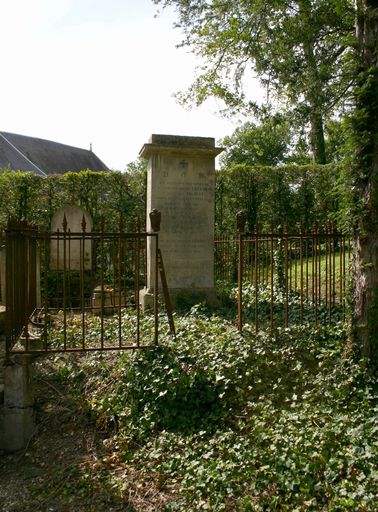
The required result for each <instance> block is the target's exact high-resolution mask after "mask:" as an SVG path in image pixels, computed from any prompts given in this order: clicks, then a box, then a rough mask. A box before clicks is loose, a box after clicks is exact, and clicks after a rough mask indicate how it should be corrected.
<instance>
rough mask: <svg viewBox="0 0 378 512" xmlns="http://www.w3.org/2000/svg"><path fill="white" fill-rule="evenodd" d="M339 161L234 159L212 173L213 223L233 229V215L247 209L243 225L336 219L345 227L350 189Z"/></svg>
mask: <svg viewBox="0 0 378 512" xmlns="http://www.w3.org/2000/svg"><path fill="white" fill-rule="evenodd" d="M345 176H346V173H345V169H344V167H343V166H342V165H341V164H328V165H317V164H313V165H295V164H291V165H283V166H273V167H271V166H250V165H245V164H237V165H233V166H231V167H229V168H227V169H223V170H220V171H218V172H217V174H216V228H217V230H218V231H220V232H225V231H227V230H229V231H231V232H232V231H235V216H236V213H237V212H238V211H239V210H242V209H243V210H245V211H246V212H247V224H248V226H247V229H249V230H252V229H253V227H254V226H255V224H256V221H257V222H259V223H260V224H261V225H262V227H263V228H266V227H268V226H269V225H270V224H271V223H272V224H273V225H274V226H278V225H281V226H283V225H285V224H286V223H287V224H288V225H289V227H294V226H295V225H296V224H300V223H303V224H304V225H307V226H308V227H311V226H312V224H314V223H319V224H321V225H325V224H326V223H327V222H330V221H336V222H337V223H338V224H339V227H340V228H341V227H342V228H345V227H346V226H347V222H346V221H345V219H348V218H349V214H348V210H349V205H350V199H349V195H350V193H349V190H350V187H349V186H348V183H347V179H346V177H345Z"/></svg>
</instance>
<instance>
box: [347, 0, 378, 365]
mask: <svg viewBox="0 0 378 512" xmlns="http://www.w3.org/2000/svg"><path fill="white" fill-rule="evenodd" d="M356 6H357V9H356V42H357V44H356V57H357V73H356V74H357V87H356V108H355V113H354V118H353V121H354V134H355V148H356V155H355V166H354V168H353V178H354V191H355V199H356V205H357V210H356V220H357V226H356V230H355V236H354V259H353V305H354V308H353V335H354V342H355V345H356V346H357V347H358V348H359V349H360V350H361V354H362V355H363V356H364V357H365V358H367V359H368V360H369V361H370V363H371V366H372V368H373V369H374V371H375V372H378V8H377V2H376V0H357V2H356Z"/></svg>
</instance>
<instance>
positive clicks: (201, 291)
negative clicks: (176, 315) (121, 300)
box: [139, 288, 219, 311]
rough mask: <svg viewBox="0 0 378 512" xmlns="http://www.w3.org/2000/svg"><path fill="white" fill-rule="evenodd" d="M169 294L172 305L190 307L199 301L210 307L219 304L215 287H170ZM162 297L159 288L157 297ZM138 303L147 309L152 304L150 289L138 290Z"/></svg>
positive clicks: (150, 307)
mask: <svg viewBox="0 0 378 512" xmlns="http://www.w3.org/2000/svg"><path fill="white" fill-rule="evenodd" d="M169 296H170V298H171V303H172V307H173V308H175V307H188V306H189V307H191V306H194V305H195V304H199V303H200V302H205V303H206V304H207V305H208V306H210V307H216V306H218V305H219V300H218V298H217V294H216V292H215V288H196V289H181V288H170V289H169ZM160 297H162V292H161V291H160V290H159V298H160ZM139 303H140V305H141V307H142V309H143V311H145V310H149V309H152V308H153V305H154V294H153V292H152V291H151V290H148V289H147V288H144V289H143V290H141V291H140V292H139Z"/></svg>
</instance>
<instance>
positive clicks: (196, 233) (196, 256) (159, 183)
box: [152, 157, 214, 289]
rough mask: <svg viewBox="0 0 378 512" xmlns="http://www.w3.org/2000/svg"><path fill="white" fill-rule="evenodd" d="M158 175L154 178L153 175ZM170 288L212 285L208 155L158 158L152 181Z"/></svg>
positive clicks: (211, 186)
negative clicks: (158, 162) (160, 224)
mask: <svg viewBox="0 0 378 512" xmlns="http://www.w3.org/2000/svg"><path fill="white" fill-rule="evenodd" d="M156 178H157V179H156ZM152 188H153V197H154V205H153V206H154V207H156V208H158V209H160V210H161V213H162V227H161V233H160V247H161V250H162V253H163V257H164V262H165V266H166V269H167V278H168V284H169V287H170V288H179V289H183V288H185V289H196V288H212V287H213V286H214V279H213V229H214V227H213V226H214V170H213V160H212V159H210V158H202V159H200V158H192V159H190V160H189V161H188V160H183V159H182V158H174V157H171V158H161V160H160V168H159V170H158V172H157V173H156V175H155V180H154V183H153V187H152Z"/></svg>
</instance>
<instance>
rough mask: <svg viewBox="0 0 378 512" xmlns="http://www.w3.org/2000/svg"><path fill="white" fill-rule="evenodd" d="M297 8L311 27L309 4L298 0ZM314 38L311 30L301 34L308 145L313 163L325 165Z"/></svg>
mask: <svg viewBox="0 0 378 512" xmlns="http://www.w3.org/2000/svg"><path fill="white" fill-rule="evenodd" d="M298 7H299V11H300V13H301V17H302V18H303V19H306V20H307V26H308V27H311V17H312V14H311V9H312V7H311V2H310V1H308V0H298ZM314 45H315V37H314V34H313V33H312V31H311V30H308V31H307V32H306V34H303V53H304V56H305V59H306V66H307V76H308V84H307V94H306V99H307V101H308V104H309V107H310V109H311V111H310V127H311V131H310V145H311V151H312V156H313V159H314V162H315V163H317V164H325V163H327V161H326V149H325V140H324V127H323V114H322V104H323V88H322V80H321V78H320V76H319V69H318V63H317V60H316V57H315V52H314Z"/></svg>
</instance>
